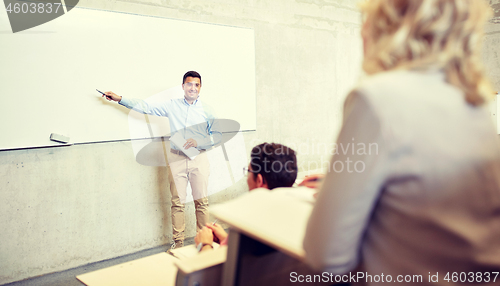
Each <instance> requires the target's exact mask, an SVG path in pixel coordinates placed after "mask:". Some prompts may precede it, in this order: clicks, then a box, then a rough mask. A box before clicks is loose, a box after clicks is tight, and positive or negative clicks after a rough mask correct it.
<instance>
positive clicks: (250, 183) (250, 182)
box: [247, 164, 257, 191]
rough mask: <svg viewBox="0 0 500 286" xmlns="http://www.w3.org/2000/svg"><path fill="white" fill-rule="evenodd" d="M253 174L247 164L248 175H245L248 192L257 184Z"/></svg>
mask: <svg viewBox="0 0 500 286" xmlns="http://www.w3.org/2000/svg"><path fill="white" fill-rule="evenodd" d="M255 176H256V175H255V174H254V173H252V166H251V165H250V164H248V175H247V185H248V190H250V191H251V190H253V189H256V188H257V182H256V180H255Z"/></svg>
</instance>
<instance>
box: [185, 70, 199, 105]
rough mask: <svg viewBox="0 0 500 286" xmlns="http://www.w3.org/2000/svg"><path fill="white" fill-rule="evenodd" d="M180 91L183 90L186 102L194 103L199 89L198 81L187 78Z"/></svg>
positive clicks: (194, 78)
mask: <svg viewBox="0 0 500 286" xmlns="http://www.w3.org/2000/svg"><path fill="white" fill-rule="evenodd" d="M182 89H183V90H184V97H185V98H186V100H187V101H195V100H196V99H197V98H198V95H199V93H200V89H201V82H200V79H199V78H197V77H190V76H188V77H187V78H186V80H185V81H184V83H183V84H182Z"/></svg>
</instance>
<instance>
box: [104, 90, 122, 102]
mask: <svg viewBox="0 0 500 286" xmlns="http://www.w3.org/2000/svg"><path fill="white" fill-rule="evenodd" d="M102 97H106V99H107V100H109V101H116V102H120V100H122V97H121V96H119V95H117V94H115V93H114V92H112V91H106V92H105V93H104V94H103V95H102Z"/></svg>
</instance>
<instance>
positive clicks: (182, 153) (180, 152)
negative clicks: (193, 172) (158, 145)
mask: <svg viewBox="0 0 500 286" xmlns="http://www.w3.org/2000/svg"><path fill="white" fill-rule="evenodd" d="M199 151H200V153H203V152H205V150H199ZM170 153H174V154H177V155H181V156H184V157H187V156H186V154H184V152H182V151H180V150H175V149H172V148H170Z"/></svg>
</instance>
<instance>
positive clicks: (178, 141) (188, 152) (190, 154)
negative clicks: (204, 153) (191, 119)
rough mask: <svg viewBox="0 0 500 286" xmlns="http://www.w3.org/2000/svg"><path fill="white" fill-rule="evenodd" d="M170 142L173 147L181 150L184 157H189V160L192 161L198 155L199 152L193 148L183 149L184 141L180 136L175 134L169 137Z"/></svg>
mask: <svg viewBox="0 0 500 286" xmlns="http://www.w3.org/2000/svg"><path fill="white" fill-rule="evenodd" d="M170 142H172V143H174V145H175V146H176V147H177V148H178V149H179V150H181V151H182V152H183V153H184V154H186V156H188V157H189V159H191V160H193V159H194V158H195V157H196V156H198V154H200V151H198V149H196V148H194V147H189V149H184V147H183V146H184V144H186V142H187V141H186V139H184V137H182V135H181V134H180V133H179V132H177V133H175V134H174V135H173V136H172V137H170Z"/></svg>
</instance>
